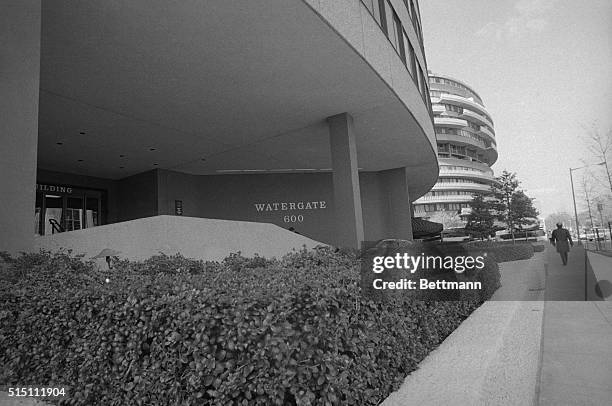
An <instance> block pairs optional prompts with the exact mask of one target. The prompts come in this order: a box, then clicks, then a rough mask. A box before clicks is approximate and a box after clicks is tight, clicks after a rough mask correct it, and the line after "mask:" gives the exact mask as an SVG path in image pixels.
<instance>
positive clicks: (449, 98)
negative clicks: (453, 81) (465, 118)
mask: <svg viewBox="0 0 612 406" xmlns="http://www.w3.org/2000/svg"><path fill="white" fill-rule="evenodd" d="M445 102H450V103H455V104H458V105H459V106H461V107H464V108H465V107H467V108H468V109H472V110H476V111H477V112H480V113H482V114H488V112H487V111H486V110H485V108H484V106H482V105H481V104H479V103H477V102H476V101H474V100H471V99H468V98H466V97H463V96H457V95H455V94H450V93H442V94H441V95H440V103H445ZM432 103H433V100H432Z"/></svg>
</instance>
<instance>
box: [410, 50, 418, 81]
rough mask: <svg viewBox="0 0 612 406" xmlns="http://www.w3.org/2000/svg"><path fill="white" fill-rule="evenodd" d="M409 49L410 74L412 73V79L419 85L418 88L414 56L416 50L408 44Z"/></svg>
mask: <svg viewBox="0 0 612 406" xmlns="http://www.w3.org/2000/svg"><path fill="white" fill-rule="evenodd" d="M408 46H409V47H410V48H409V51H410V52H409V53H410V72H411V73H412V79H413V80H414V83H415V84H417V87H418V83H419V82H418V78H417V68H416V57H415V55H414V48H413V47H412V44H410V43H408Z"/></svg>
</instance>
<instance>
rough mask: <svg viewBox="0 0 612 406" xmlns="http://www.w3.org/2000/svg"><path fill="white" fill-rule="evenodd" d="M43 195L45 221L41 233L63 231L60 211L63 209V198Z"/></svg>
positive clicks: (47, 233)
mask: <svg viewBox="0 0 612 406" xmlns="http://www.w3.org/2000/svg"><path fill="white" fill-rule="evenodd" d="M44 196H45V216H44V219H45V222H44V226H43V227H44V231H43V234H45V235H49V234H55V233H61V232H62V231H64V229H63V227H62V213H63V211H64V199H63V197H62V196H57V195H47V194H46V195H44Z"/></svg>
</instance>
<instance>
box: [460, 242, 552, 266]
mask: <svg viewBox="0 0 612 406" xmlns="http://www.w3.org/2000/svg"><path fill="white" fill-rule="evenodd" d="M467 245H468V246H470V247H474V248H478V249H482V250H484V251H485V252H487V254H489V255H492V256H493V257H494V258H495V260H496V261H497V262H498V263H500V262H509V261H518V260H521V259H529V258H531V257H532V256H533V253H534V251H535V250H534V245H533V244H531V243H529V242H524V243H520V242H516V244H512V243H505V242H504V243H499V242H495V241H475V242H471V243H468V244H467ZM542 250H543V249H542Z"/></svg>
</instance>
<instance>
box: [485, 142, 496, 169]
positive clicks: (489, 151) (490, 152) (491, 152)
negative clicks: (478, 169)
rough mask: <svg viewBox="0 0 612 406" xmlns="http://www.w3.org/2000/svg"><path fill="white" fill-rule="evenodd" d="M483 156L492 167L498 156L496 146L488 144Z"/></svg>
mask: <svg viewBox="0 0 612 406" xmlns="http://www.w3.org/2000/svg"><path fill="white" fill-rule="evenodd" d="M484 155H485V157H486V158H487V160H488V161H489V165H493V164H494V163H495V162H497V158H498V154H497V146H496V145H495V144H490V145H489V146H488V147H487V148H486V149H485V150H484Z"/></svg>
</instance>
